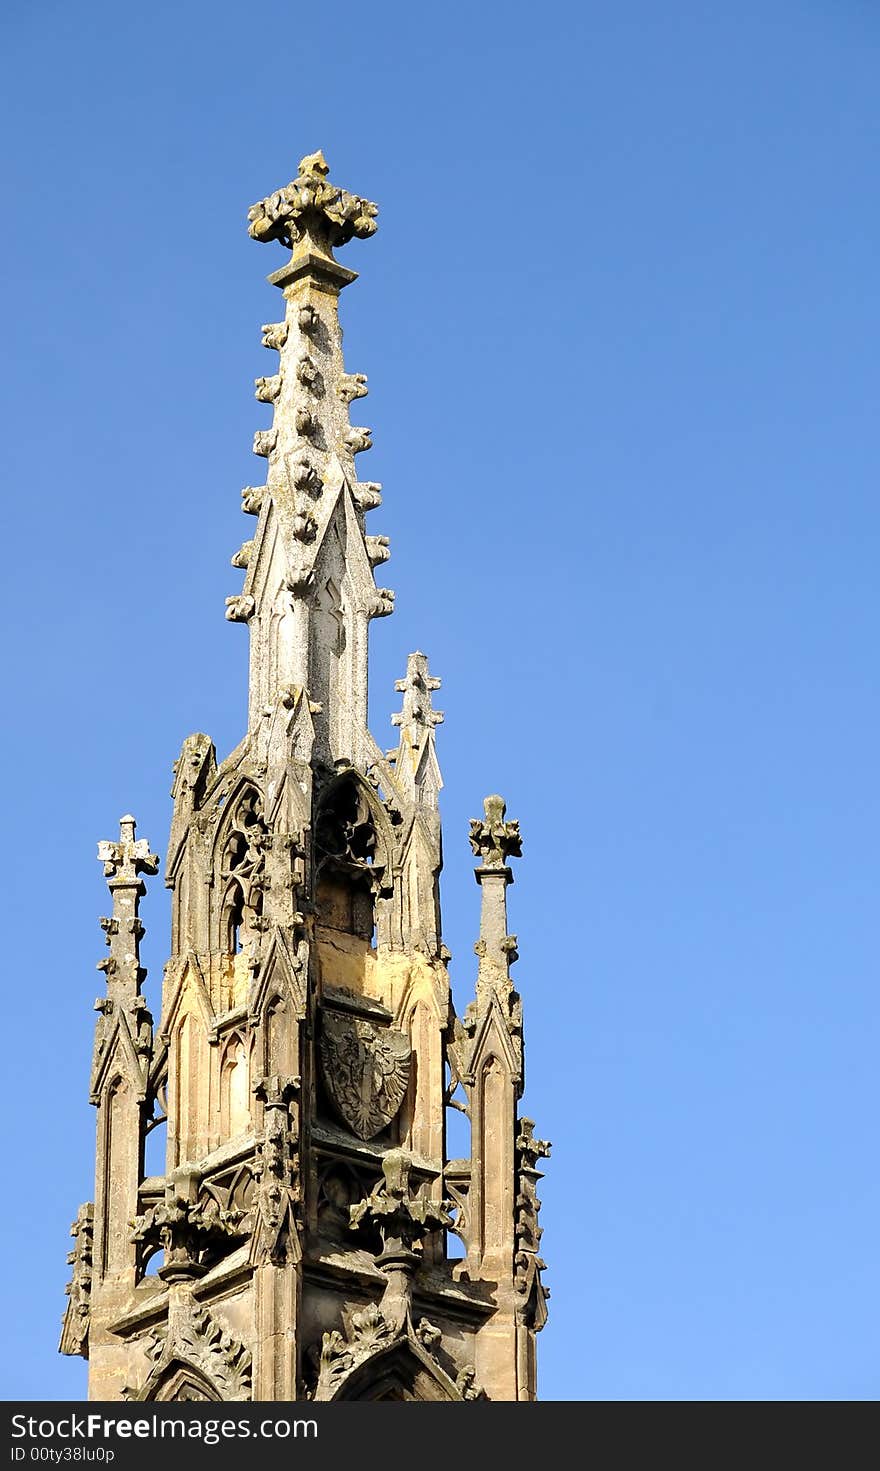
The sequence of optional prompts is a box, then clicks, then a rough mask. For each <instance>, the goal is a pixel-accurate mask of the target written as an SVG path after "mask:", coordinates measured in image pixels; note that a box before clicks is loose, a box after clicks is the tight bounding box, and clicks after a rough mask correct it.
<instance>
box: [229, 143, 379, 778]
mask: <svg viewBox="0 0 880 1471" xmlns="http://www.w3.org/2000/svg"><path fill="white" fill-rule="evenodd" d="M327 174H328V168H327V164H326V162H325V160H324V156H323V154H321V153H314V154H311V155H309V156H308V157H307V158H304V159H303V160H302V162H301V163H300V166H299V173H298V174H297V177H296V178H295V179H294V180H292V182H291V183H290V184H287V185H286V186H285V187H284V188H283V189H279V190H278V191H276V193H274V194H271V195H270V196H269V197H268V198H266V199H263V200H261V201H260V202H259V203H258V204H255V205H254V206H253V208H252V209H251V210H250V213H249V215H248V220H249V225H248V230H249V233H250V235H251V236H252V238H253V239H255V240H259V241H263V242H266V241H273V240H274V241H278V242H280V243H281V244H282V245H285V246H288V247H289V248H290V252H291V254H290V259H289V260H288V262H287V263H286V264H285V265H283V266H282V267H281V269H280V270H277V271H275V272H274V273H273V274H272V275H271V276H270V277H269V281H270V282H271V283H272V285H274V286H277V287H278V289H279V290H280V291H281V292H282V293H283V296H284V302H285V313H284V319H283V321H280V322H274V323H270V324H268V325H267V326H265V327H264V328H263V345H264V347H267V348H269V349H271V350H272V351H274V352H277V353H278V355H279V356H278V369H277V371H276V372H275V373H272V374H270V375H268V376H266V377H262V378H258V379H257V380H256V396H257V398H258V399H259V400H260V402H262V403H266V404H269V405H271V407H272V424H271V427H270V428H268V429H262V430H259V431H258V432H257V434H256V435H255V438H254V453H255V454H256V455H258V456H259V457H261V458H263V459H265V460H266V462H267V463H266V483H265V485H263V486H256V487H254V486H247V487H246V488H245V490H244V491H243V492H242V504H243V509H244V510H245V511H246V512H248V513H249V514H251V515H256V516H258V522H257V530H256V534H255V536H254V538H253V540H250V541H247V542H245V543H244V545H243V546H242V547H241V548H240V549H239V550H238V552H236V554H235V556H234V557H233V559H232V560H233V565H234V566H236V567H241V568H243V569H245V572H246V576H245V582H244V587H243V589H242V591H241V593H240V594H237V595H235V596H233V597H230V598H228V599H227V609H226V616H227V618H230V619H232V620H237V621H244V622H247V623H248V624H249V625H250V631H251V673H250V721H249V723H250V728H251V730H256V729H257V728H258V726H259V724H260V721H261V720H262V718H263V716H264V714H265V712H266V711H267V710H271V709H272V708H273V707H274V705H275V704H276V702H277V700H278V699H279V697H280V696H281V694H282V692H283V691H285V690H289V689H290V688H291V687H294V688H299V689H307V690H308V693H309V697H310V699H311V700H312V701H313V702H314V704H315V705H317V706H318V707H319V708H318V709H317V710H316V712H315V740H316V750H317V751H318V752H319V754H320V755H321V756H322V757H323V759H325V760H326V761H327V762H328V763H329V764H332V762H333V761H335V760H337V759H339V758H342V757H344V758H345V759H346V760H355V761H356V762H357V761H362V760H363V759H365V755H366V750H367V746H368V737H367V634H368V628H369V623H370V620H371V619H372V618H378V617H383V616H385V615H386V614H388V613H390V612H391V611H392V610H393V605H394V594H393V593H392V592H390V591H389V590H388V589H387V588H377V587H376V583H375V579H374V576H373V570H372V569H373V567H374V566H376V565H378V564H379V563H380V562H384V561H385V560H386V559H387V557H388V555H389V551H388V538H387V537H383V536H368V535H367V534H366V524H365V517H366V513H367V512H368V511H370V510H372V509H373V508H374V507H376V506H378V505H379V504H380V501H381V495H380V490H381V487H380V486H379V485H377V484H375V483H374V482H372V481H361V480H359V478H358V473H357V470H356V467H355V462H356V458H357V456H359V455H360V454H362V453H363V452H365V451H366V450H368V449H369V448H370V446H371V444H372V436H371V431H370V430H369V429H368V428H365V427H362V426H357V425H355V426H353V425H352V423H351V420H350V412H349V411H350V405H351V404H352V402H353V401H354V400H355V399H359V398H363V397H364V395H365V394H366V392H367V380H366V378H365V377H364V375H363V374H361V373H347V372H346V371H345V364H344V361H343V355H342V331H341V328H340V325H339V312H338V307H339V293H340V291H341V290H342V288H343V287H344V286H347V285H349V283H350V282H352V281H354V280H355V279H356V272H354V271H351V270H348V269H347V268H346V267H345V266H342V265H340V264H339V263H338V261H336V259H335V258H334V254H333V252H334V249H335V248H337V247H338V246H341V245H345V244H346V242H347V241H349V240H351V239H352V237H358V238H360V239H365V238H367V237H368V236H370V235H372V234H374V233H375V230H376V215H377V213H378V211H377V208H376V206H375V205H374V204H371V203H370V201H369V200H365V199H360V198H359V197H357V196H356V195H353V194H349V193H348V192H347V191H346V190H344V189H338V188H337V187H336V186H335V185H334V184H331V183H330V182H329V180H328V177H327Z"/></svg>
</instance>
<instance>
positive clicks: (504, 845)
mask: <svg viewBox="0 0 880 1471" xmlns="http://www.w3.org/2000/svg"><path fill="white" fill-rule="evenodd" d="M483 811H484V812H485V814H486V816H485V820H482V819H480V818H479V817H472V818H471V831H470V844H471V848H472V850H473V852H474V853H475V854H476V855H477V857H478V858H482V860H483V863H484V864H485V866H486V867H487V868H504V866H505V865H506V863H507V860H508V858H521V857H522V838H521V836H520V831H519V823H518V822H505V820H504V819H505V813H506V812H507V806H506V804H505V801H504V798H503V797H499V796H497V795H495V796H492V797H487V798H486V799H485V801H484V802H483Z"/></svg>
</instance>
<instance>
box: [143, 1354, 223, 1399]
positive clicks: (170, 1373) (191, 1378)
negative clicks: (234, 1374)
mask: <svg viewBox="0 0 880 1471" xmlns="http://www.w3.org/2000/svg"><path fill="white" fill-rule="evenodd" d="M143 1398H144V1399H150V1400H155V1401H157V1402H163V1401H164V1402H165V1403H169V1402H180V1401H185V1400H195V1401H197V1402H198V1401H209V1402H213V1401H219V1400H220V1395H219V1394H218V1393H217V1390H216V1388H215V1386H214V1385H213V1384H212V1383H211V1381H210V1379H208V1378H207V1376H206V1375H205V1374H203V1373H201V1371H200V1370H199V1369H197V1368H196V1367H195V1366H194V1365H193V1364H188V1363H187V1362H186V1360H185V1359H177V1360H172V1362H171V1363H170V1364H169V1365H168V1366H167V1368H166V1369H164V1370H163V1371H162V1373H161V1375H160V1376H159V1379H158V1381H157V1383H156V1384H155V1385H153V1386H152V1388H151V1391H150V1393H149V1394H146V1395H144V1396H143Z"/></svg>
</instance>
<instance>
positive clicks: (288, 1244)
mask: <svg viewBox="0 0 880 1471" xmlns="http://www.w3.org/2000/svg"><path fill="white" fill-rule="evenodd" d="M299 1086H300V1080H299V1078H285V1077H278V1076H274V1075H273V1076H271V1077H266V1078H258V1079H257V1081H256V1083H255V1084H254V1093H255V1094H256V1095H257V1097H258V1098H259V1099H261V1100H262V1102H263V1109H264V1119H265V1125H264V1128H263V1133H262V1137H261V1138H260V1140H259V1141H258V1144H257V1162H256V1174H257V1181H258V1185H257V1194H256V1206H255V1211H254V1224H253V1231H252V1234H251V1253H250V1256H251V1262H252V1263H253V1264H254V1265H255V1266H257V1265H260V1264H261V1263H263V1262H267V1261H268V1262H272V1264H273V1265H274V1266H276V1267H279V1266H285V1265H287V1264H289V1263H292V1262H298V1261H299V1260H300V1258H301V1256H302V1248H301V1246H300V1238H299V1220H298V1212H299V1208H300V1202H301V1200H302V1190H301V1185H300V1174H299V1151H298V1147H297V1146H298V1140H297V1132H296V1129H295V1127H294V1120H293V1119H292V1117H291V1101H292V1100H293V1098H294V1097H295V1096H296V1094H297V1093H298V1092H299Z"/></svg>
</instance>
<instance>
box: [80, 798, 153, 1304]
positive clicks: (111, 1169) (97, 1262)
mask: <svg viewBox="0 0 880 1471" xmlns="http://www.w3.org/2000/svg"><path fill="white" fill-rule="evenodd" d="M135 831H136V824H135V820H134V818H133V817H131V816H130V815H126V816H125V817H122V818H120V820H119V841H118V842H103V843H99V844H98V858H99V860H100V861H101V862H102V863H103V865H104V877H105V878H106V880H107V887H108V888H109V890H110V895H111V898H112V904H113V912H112V914H111V915H110V916H109V918H105V919H102V920H101V928H102V930H103V931H104V936H105V939H106V941H107V946H108V949H109V951H110V953H109V955H107V956H106V957H105V959H104V960H101V961H99V962H98V969H99V970H102V971H103V972H104V974H105V976H106V978H107V991H106V994H105V995H104V996H99V997H98V1000H97V1001H96V1002H95V1010H96V1011H97V1012H98V1013H99V1015H98V1020H97V1024H96V1027H95V1047H94V1054H93V1057H92V1075H91V1082H90V1085H89V1097H90V1099H91V1101H92V1103H94V1104H95V1105H96V1107H97V1109H98V1153H97V1163H96V1169H95V1205H94V1251H93V1257H94V1260H93V1272H92V1277H93V1280H94V1281H101V1280H102V1279H104V1278H108V1279H111V1280H114V1281H118V1282H130V1283H131V1285H132V1286H133V1285H134V1280H135V1270H136V1259H137V1251H136V1248H135V1246H134V1244H133V1242H132V1240H131V1221H132V1219H133V1218H134V1216H135V1215H136V1214H137V1209H138V1179H139V1173H140V1167H141V1160H142V1159H143V1145H144V1137H145V1134H146V1121H147V1114H148V1098H149V1073H150V1063H151V1059H152V1049H153V1018H152V1017H151V1015H150V1013H149V1011H148V1010H147V1003H146V999H145V997H144V996H142V994H141V986H142V984H143V982H144V979H145V977H146V972H145V971H144V969H143V967H142V966H141V960H140V942H141V939H142V937H143V933H144V927H143V924H142V923H141V920H140V917H139V915H138V909H139V906H140V901H141V899H142V898H143V896H144V894H145V892H146V888H145V885H144V881H143V879H142V877H141V875H142V874H145V873H146V874H154V873H155V872H156V870H157V867H158V864H159V858H158V855H157V854H156V853H151V852H150V845H149V843H148V842H147V840H146V838H136V837H135Z"/></svg>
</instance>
